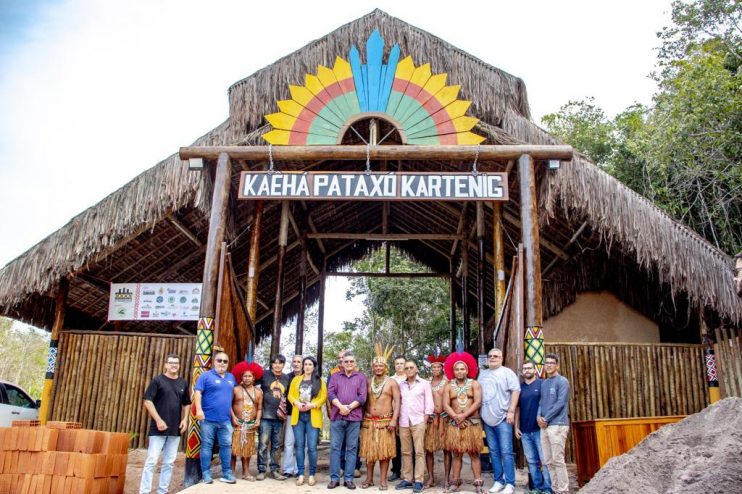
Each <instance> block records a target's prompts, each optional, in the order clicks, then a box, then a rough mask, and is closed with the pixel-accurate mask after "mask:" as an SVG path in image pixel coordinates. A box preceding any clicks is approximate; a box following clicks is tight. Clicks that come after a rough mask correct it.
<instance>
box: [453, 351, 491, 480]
mask: <svg viewBox="0 0 742 494" xmlns="http://www.w3.org/2000/svg"><path fill="white" fill-rule="evenodd" d="M443 367H444V369H445V371H446V377H448V383H447V384H446V386H445V390H444V392H443V397H444V399H443V408H444V409H445V410H446V413H447V414H448V420H449V423H448V429H447V430H446V447H447V449H449V450H450V451H451V454H452V455H453V465H452V468H451V480H450V481H449V482H447V484H446V486H445V492H458V491H459V490H460V489H461V464H462V458H463V455H464V453H467V454H468V455H469V458H470V459H471V469H472V473H473V474H474V489H475V491H476V493H477V494H482V492H483V489H482V485H483V482H482V467H481V464H480V462H479V453H480V452H481V451H482V447H483V446H484V443H483V441H482V424H481V419H480V418H479V407H480V406H481V405H482V388H481V387H480V386H479V383H478V382H477V381H476V380H475V378H476V377H477V361H476V360H475V359H474V357H473V356H472V355H471V354H469V353H467V352H464V351H463V349H462V348H461V347H460V345H459V348H458V351H456V352H454V353H452V354H451V355H449V356H448V357H447V358H446V361H445V363H444V365H443Z"/></svg>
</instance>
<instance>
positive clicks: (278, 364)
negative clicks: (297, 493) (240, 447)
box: [256, 354, 289, 480]
mask: <svg viewBox="0 0 742 494" xmlns="http://www.w3.org/2000/svg"><path fill="white" fill-rule="evenodd" d="M285 364H286V357H284V356H283V355H281V354H278V355H274V356H273V357H272V358H271V367H270V370H267V371H266V372H265V374H263V378H262V379H261V380H260V388H261V389H262V390H263V417H262V418H261V419H260V437H259V439H258V476H257V477H256V478H257V480H264V479H265V476H266V473H267V472H266V470H268V467H269V463H270V473H269V475H270V477H271V478H272V479H275V480H286V476H285V475H282V474H281V471H280V469H279V468H280V465H281V461H280V460H281V449H283V434H282V432H283V427H284V422H285V421H286V413H287V406H286V393H287V392H288V390H289V378H288V376H286V375H285V374H284V373H283V366H284V365H285ZM269 451H270V458H269V456H268V453H269Z"/></svg>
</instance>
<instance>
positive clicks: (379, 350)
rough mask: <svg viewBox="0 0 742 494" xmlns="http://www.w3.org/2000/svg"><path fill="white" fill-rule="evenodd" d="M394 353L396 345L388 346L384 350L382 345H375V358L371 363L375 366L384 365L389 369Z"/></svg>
mask: <svg viewBox="0 0 742 494" xmlns="http://www.w3.org/2000/svg"><path fill="white" fill-rule="evenodd" d="M393 351H394V345H391V346H387V347H386V348H384V347H383V346H382V344H381V343H376V344H374V354H375V356H374V358H373V360H372V361H371V363H373V364H384V365H385V366H387V367H389V363H388V361H389V357H391V356H392V352H393Z"/></svg>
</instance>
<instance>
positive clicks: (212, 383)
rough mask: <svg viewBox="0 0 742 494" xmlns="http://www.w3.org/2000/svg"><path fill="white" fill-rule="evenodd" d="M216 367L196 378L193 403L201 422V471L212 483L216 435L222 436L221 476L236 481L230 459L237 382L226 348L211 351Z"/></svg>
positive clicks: (220, 445)
mask: <svg viewBox="0 0 742 494" xmlns="http://www.w3.org/2000/svg"><path fill="white" fill-rule="evenodd" d="M212 358H213V363H214V365H213V367H212V368H211V370H209V371H208V372H205V373H203V374H201V375H200V376H199V377H198V380H197V381H196V386H195V388H194V393H193V403H194V404H195V405H196V418H197V419H198V420H199V421H200V423H201V475H202V476H203V481H204V483H205V484H211V483H212V482H213V480H212V479H211V455H212V454H213V451H214V438H215V437H218V438H219V459H220V460H221V463H222V478H220V479H219V480H220V481H221V482H224V483H227V484H234V483H235V482H236V480H235V478H234V474H233V473H232V468H231V467H230V460H231V455H232V416H231V412H232V394H233V392H234V387H235V386H236V383H235V380H234V376H232V374H231V373H228V372H227V365H229V357H228V356H227V354H226V353H225V352H223V351H217V352H215V353H214V354H213V355H212Z"/></svg>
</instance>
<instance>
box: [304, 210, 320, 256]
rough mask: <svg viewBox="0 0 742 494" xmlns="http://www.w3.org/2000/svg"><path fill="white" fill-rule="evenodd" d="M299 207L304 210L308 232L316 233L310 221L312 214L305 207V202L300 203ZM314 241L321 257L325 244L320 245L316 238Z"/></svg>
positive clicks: (312, 222) (318, 239)
mask: <svg viewBox="0 0 742 494" xmlns="http://www.w3.org/2000/svg"><path fill="white" fill-rule="evenodd" d="M301 207H302V209H304V212H305V213H306V215H307V226H308V227H309V230H310V231H311V232H312V233H317V227H316V226H315V225H314V220H313V219H312V214H311V213H310V212H309V208H308V207H307V202H306V201H301ZM315 241H316V242H317V247H319V251H320V252H321V253H322V255H324V254H325V252H326V250H325V244H323V243H322V239H321V238H316V239H315Z"/></svg>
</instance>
